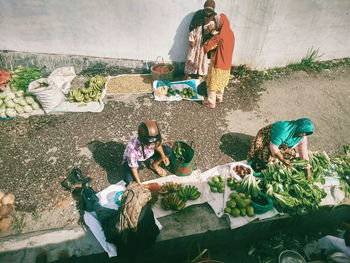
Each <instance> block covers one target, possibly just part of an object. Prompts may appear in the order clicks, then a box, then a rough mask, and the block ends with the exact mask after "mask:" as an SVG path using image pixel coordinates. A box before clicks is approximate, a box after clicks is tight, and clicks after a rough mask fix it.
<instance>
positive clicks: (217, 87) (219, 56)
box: [203, 14, 235, 109]
mask: <svg viewBox="0 0 350 263" xmlns="http://www.w3.org/2000/svg"><path fill="white" fill-rule="evenodd" d="M219 26H220V28H219V33H218V34H217V35H215V36H214V37H213V38H211V39H210V40H209V41H207V42H206V43H205V44H204V46H203V49H204V52H205V53H209V56H210V57H211V59H210V66H209V70H208V76H207V80H206V84H207V94H208V99H207V100H206V101H204V102H203V105H204V106H206V107H208V108H211V109H212V108H215V106H216V102H219V103H220V102H222V100H223V94H224V89H225V87H226V86H227V84H228V82H229V79H230V70H231V63H232V55H233V49H234V45H235V37H234V34H233V32H232V30H231V28H230V22H229V21H228V19H227V17H226V15H224V14H221V15H220V19H219Z"/></svg>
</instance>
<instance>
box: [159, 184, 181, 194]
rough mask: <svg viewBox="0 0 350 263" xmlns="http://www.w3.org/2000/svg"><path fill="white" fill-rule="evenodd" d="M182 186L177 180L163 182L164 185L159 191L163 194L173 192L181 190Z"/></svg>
mask: <svg viewBox="0 0 350 263" xmlns="http://www.w3.org/2000/svg"><path fill="white" fill-rule="evenodd" d="M181 188H182V185H181V184H178V183H175V182H166V183H164V184H162V186H161V187H160V189H159V190H158V193H159V194H161V195H166V194H171V193H175V192H177V191H179V190H180V189H181Z"/></svg>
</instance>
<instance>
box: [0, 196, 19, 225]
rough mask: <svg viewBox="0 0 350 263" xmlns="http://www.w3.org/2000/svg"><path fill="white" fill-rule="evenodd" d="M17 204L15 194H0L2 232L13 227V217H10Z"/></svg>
mask: <svg viewBox="0 0 350 263" xmlns="http://www.w3.org/2000/svg"><path fill="white" fill-rule="evenodd" d="M14 203H15V196H14V195H13V194H5V193H3V192H0V231H4V230H7V229H9V228H10V227H11V225H12V221H13V219H12V217H11V216H10V214H11V212H12V210H13V206H14Z"/></svg>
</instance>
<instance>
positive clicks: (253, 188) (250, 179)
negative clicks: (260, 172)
mask: <svg viewBox="0 0 350 263" xmlns="http://www.w3.org/2000/svg"><path fill="white" fill-rule="evenodd" d="M237 189H238V191H239V192H241V193H246V194H248V195H251V196H253V197H256V196H258V195H259V194H260V193H261V190H260V187H259V185H258V182H257V180H256V178H255V176H254V175H252V174H248V175H246V176H245V177H244V178H243V180H242V181H240V182H239V183H238V185H237Z"/></svg>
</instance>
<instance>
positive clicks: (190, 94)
mask: <svg viewBox="0 0 350 263" xmlns="http://www.w3.org/2000/svg"><path fill="white" fill-rule="evenodd" d="M179 95H180V96H181V97H182V98H185V99H191V98H192V97H194V96H196V93H195V92H194V91H193V90H192V89H191V88H184V89H183V90H182V91H181V92H180V93H179Z"/></svg>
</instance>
